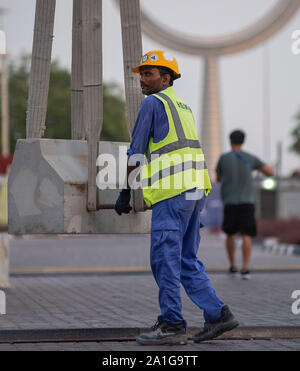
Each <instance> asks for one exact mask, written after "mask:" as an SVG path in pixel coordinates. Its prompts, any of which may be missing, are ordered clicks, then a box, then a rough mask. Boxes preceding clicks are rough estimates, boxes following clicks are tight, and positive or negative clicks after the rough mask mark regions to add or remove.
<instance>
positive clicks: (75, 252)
mask: <svg viewBox="0 0 300 371" xmlns="http://www.w3.org/2000/svg"><path fill="white" fill-rule="evenodd" d="M10 250H11V257H10V261H11V268H12V269H20V268H23V269H25V268H34V267H47V266H48V267H51V266H52V267H109V266H117V267H118V266H119V267H121V266H123V267H124V266H127V267H134V266H146V267H147V266H148V265H149V236H146V235H145V236H129V235H125V236H103V235H101V236H85V237H83V236H81V237H79V236H78V238H77V237H67V238H53V237H51V238H49V237H43V238H36V239H34V238H28V239H15V240H12V241H11V249H10ZM238 256H239V259H240V258H241V254H240V251H238ZM199 258H200V259H201V260H203V261H204V263H205V264H206V265H208V266H217V265H222V266H227V264H228V262H227V257H226V254H225V250H224V241H223V240H222V238H220V237H217V236H211V235H208V234H205V233H204V237H203V238H202V242H201V245H200V249H199ZM252 264H254V265H265V264H273V265H276V266H283V265H287V266H289V265H297V264H298V265H300V257H296V256H293V257H288V256H275V255H272V254H270V253H268V252H266V251H261V250H255V249H253V256H252ZM209 278H210V280H211V283H212V285H213V287H214V288H215V290H216V292H217V294H218V295H219V297H220V298H221V299H222V300H223V301H224V302H225V303H227V304H228V305H229V306H230V307H231V309H232V311H233V312H234V313H235V315H236V317H237V318H238V320H239V322H240V324H241V325H244V326H299V325H300V315H295V314H293V313H292V311H291V305H292V302H293V300H292V299H291V293H292V292H293V291H294V290H299V289H300V280H299V272H293V273H287V272H285V273H283V272H275V273H270V272H268V273H256V272H253V274H252V280H250V281H243V280H241V278H240V276H239V274H238V275H237V277H234V278H233V277H231V276H229V275H228V274H224V273H209ZM10 280H11V284H12V287H13V288H12V289H10V290H5V292H6V301H7V314H6V315H3V316H0V329H1V328H2V329H8V328H10V329H34V328H84V327H98V328H101V327H103V328H105V327H149V326H150V325H152V324H153V323H154V322H155V320H156V318H157V315H158V314H159V306H158V301H157V298H158V289H157V286H156V284H155V282H154V279H153V277H152V275H151V273H149V274H145V275H136V274H132V275H129V274H127V275H124V274H123V275H120V274H119V275H97V274H93V275H64V276H61V275H48V276H30V275H27V276H13V275H12V276H11V278H10ZM182 302H183V315H184V317H185V319H186V320H187V322H188V325H189V326H197V327H198V326H199V327H200V326H202V325H203V316H202V311H201V310H200V309H198V308H197V307H196V306H195V305H194V304H193V303H192V302H191V301H190V300H189V298H188V297H187V295H186V293H185V292H184V290H182ZM4 345H6V344H0V350H1V349H2V348H1V347H2V346H4ZM100 345H101V347H103V348H104V349H105V350H111V351H113V350H117V349H128V350H130V349H137V350H139V349H140V348H141V347H140V346H138V347H137V346H136V344H135V342H127V343H126V342H125V343H124V342H119V343H117V342H105V343H93V342H92V343H84V344H83V343H78V344H75V343H74V344H72V343H69V344H66V346H65V345H64V344H61V346H62V347H63V348H66V349H69V348H71V349H74V350H76V349H77V350H86V349H94V348H95V350H98V348H99V346H100ZM298 345H299V343H298V342H297V341H293V340H288V341H287V340H281V341H279V340H278V341H273V340H272V341H263V340H259V341H255V340H253V341H244V342H242V341H239V342H237V341H217V340H216V341H213V342H210V343H204V344H201V346H200V348H199V349H207V350H217V349H219V350H224V351H226V350H232V349H237V350H239V349H246V350H247V349H248V348H249V349H250V348H252V349H253V350H254V349H255V350H271V349H276V350H297V347H298ZM19 346H20V347H22V345H18V346H16V345H7V347H6V348H11V349H15V348H18V347H19ZM40 346H41V349H42V348H45V347H46V348H47V347H48V348H49V349H50V350H51V349H56V348H58V346H57V344H54V343H51V344H40ZM32 347H33V348H34V349H38V345H32ZM4 348H5V347H4ZM27 348H28V349H29V348H30V345H26V346H25V345H24V349H27ZM162 349H165V348H162ZM166 349H168V347H166ZM184 349H186V350H187V349H193V350H194V349H196V350H197V349H198V348H197V346H196V345H194V344H193V343H192V342H191V343H189V344H188V345H187V346H186V347H185V348H184ZM140 350H141V349H140ZM143 350H144V348H143ZM149 350H155V349H153V348H152V347H150V349H149ZM173 350H174V351H175V350H177V349H175V348H173Z"/></svg>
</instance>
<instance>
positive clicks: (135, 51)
mask: <svg viewBox="0 0 300 371" xmlns="http://www.w3.org/2000/svg"><path fill="white" fill-rule="evenodd" d="M120 12H121V26H122V43H123V63H124V81H125V96H126V121H127V128H128V132H129V134H130V135H131V133H132V130H133V127H134V123H135V120H136V118H137V115H138V112H139V109H140V105H141V102H142V100H143V99H144V96H143V94H142V92H141V87H140V83H139V76H138V75H137V74H136V73H133V72H132V70H131V69H132V67H134V66H137V65H138V64H139V63H140V61H141V57H142V54H143V49H142V32H141V13H140V0H122V1H120ZM144 207H145V205H144V199H143V193H142V190H135V191H134V192H133V208H134V210H135V211H143V210H144Z"/></svg>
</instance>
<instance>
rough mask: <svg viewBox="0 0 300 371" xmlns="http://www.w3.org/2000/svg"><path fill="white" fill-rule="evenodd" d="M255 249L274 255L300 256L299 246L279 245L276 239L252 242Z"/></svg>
mask: <svg viewBox="0 0 300 371" xmlns="http://www.w3.org/2000/svg"><path fill="white" fill-rule="evenodd" d="M253 245H254V246H255V247H260V248H261V249H262V250H263V251H266V252H268V253H271V254H276V255H281V256H282V255H287V256H291V255H298V256H299V255H300V245H297V244H288V243H279V242H278V239H277V238H271V237H270V238H264V239H262V240H259V239H257V240H256V241H254V242H253Z"/></svg>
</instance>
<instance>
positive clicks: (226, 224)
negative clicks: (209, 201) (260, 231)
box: [222, 204, 256, 237]
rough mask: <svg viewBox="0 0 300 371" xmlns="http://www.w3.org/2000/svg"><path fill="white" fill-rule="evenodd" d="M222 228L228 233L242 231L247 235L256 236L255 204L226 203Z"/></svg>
mask: <svg viewBox="0 0 300 371" xmlns="http://www.w3.org/2000/svg"><path fill="white" fill-rule="evenodd" d="M222 229H223V231H224V232H225V233H226V234H227V235H232V234H235V233H241V234H245V235H247V236H252V237H254V236H256V220H255V208H254V205H253V204H240V205H225V207H224V219H223V226H222Z"/></svg>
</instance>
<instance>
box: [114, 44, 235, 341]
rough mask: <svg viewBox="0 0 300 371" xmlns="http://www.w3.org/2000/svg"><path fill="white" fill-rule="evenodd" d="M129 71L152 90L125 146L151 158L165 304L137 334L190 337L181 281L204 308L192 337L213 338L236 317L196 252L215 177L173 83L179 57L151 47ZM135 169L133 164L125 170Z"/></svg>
mask: <svg viewBox="0 0 300 371" xmlns="http://www.w3.org/2000/svg"><path fill="white" fill-rule="evenodd" d="M132 71H133V72H135V73H139V74H140V84H141V89H142V93H143V94H144V95H147V98H146V99H145V100H144V101H143V102H142V104H141V108H140V112H139V114H138V117H137V120H136V123H135V126H134V129H133V132H132V138H131V144H130V149H129V150H128V152H127V154H128V156H130V157H133V156H135V155H136V154H145V156H146V158H147V162H146V164H144V166H143V173H142V187H143V196H144V200H145V203H146V204H147V205H148V206H149V207H151V208H152V223H151V251H150V262H151V269H152V272H153V275H154V278H155V280H156V283H157V285H158V287H159V305H160V310H161V314H160V315H159V316H158V319H157V322H156V324H155V325H154V326H153V327H152V331H150V332H149V333H144V334H141V335H140V336H139V337H138V338H137V342H138V343H139V344H142V345H158V344H170V345H173V344H186V343H187V335H186V321H185V320H184V318H183V317H182V312H181V309H182V308H181V306H182V305H181V297H180V283H182V285H183V287H184V289H185V291H186V293H187V295H188V296H189V298H190V299H191V300H192V301H193V302H194V303H195V304H196V305H197V306H198V307H199V308H201V309H202V310H203V312H204V320H205V324H204V327H203V329H201V331H200V332H199V333H198V334H197V335H196V336H195V338H194V341H195V342H201V341H203V340H208V339H212V338H214V337H216V336H218V335H220V334H222V333H223V332H225V331H229V330H231V329H232V328H234V327H236V326H238V322H237V320H236V319H235V318H234V316H233V314H232V313H231V311H230V309H229V307H228V306H227V305H224V303H223V302H222V301H221V300H220V299H219V298H218V297H217V295H216V292H215V290H214V289H213V288H212V286H211V284H210V281H209V279H208V277H207V275H206V273H205V268H204V265H203V263H202V262H200V261H199V260H198V259H197V251H198V247H199V243H200V227H201V220H200V211H201V210H202V208H203V206H204V202H205V197H206V195H207V194H208V193H209V190H210V189H211V184H210V180H209V176H208V171H207V168H206V165H205V161H204V155H203V152H202V149H201V147H200V143H199V140H198V137H197V133H196V129H195V123H194V117H193V113H192V110H191V109H190V107H189V106H188V105H187V104H186V103H185V102H184V101H183V100H182V99H180V98H179V97H178V96H177V95H176V93H175V91H174V90H173V88H172V86H173V82H174V80H176V79H178V78H179V77H180V74H179V70H178V64H177V61H176V59H175V57H173V56H171V55H169V54H168V53H166V52H164V51H162V50H152V51H150V52H148V53H147V54H145V55H144V56H143V57H142V61H141V63H140V64H139V65H138V66H136V67H134V68H133V70H132ZM132 169H133V168H131V167H128V173H129V172H130V171H132ZM195 179H196V181H195ZM115 210H116V212H117V213H118V214H119V215H121V214H122V213H129V212H130V210H131V206H130V188H129V185H128V188H127V189H123V190H122V191H121V192H120V196H119V198H118V200H117V202H116V205H115Z"/></svg>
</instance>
